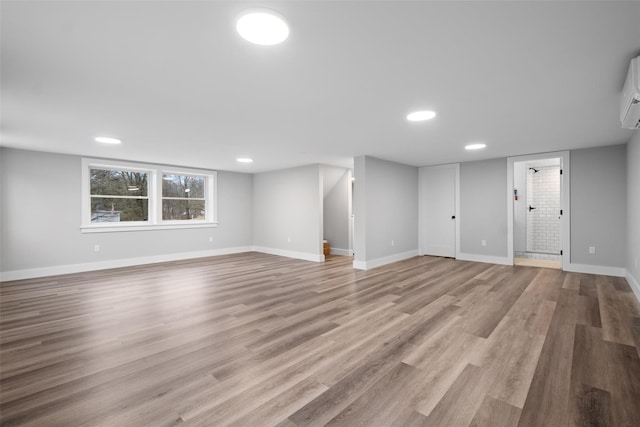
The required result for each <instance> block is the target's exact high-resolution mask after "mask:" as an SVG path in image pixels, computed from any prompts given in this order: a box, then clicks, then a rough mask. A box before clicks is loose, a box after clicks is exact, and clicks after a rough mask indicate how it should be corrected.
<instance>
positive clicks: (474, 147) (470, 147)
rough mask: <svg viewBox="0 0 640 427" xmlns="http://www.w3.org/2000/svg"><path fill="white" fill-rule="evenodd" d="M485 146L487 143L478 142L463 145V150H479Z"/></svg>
mask: <svg viewBox="0 0 640 427" xmlns="http://www.w3.org/2000/svg"><path fill="white" fill-rule="evenodd" d="M486 146H487V144H482V143H478V144H469V145H465V146H464V148H465V150H480V149H483V148H484V147H486Z"/></svg>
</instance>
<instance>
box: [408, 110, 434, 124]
mask: <svg viewBox="0 0 640 427" xmlns="http://www.w3.org/2000/svg"><path fill="white" fill-rule="evenodd" d="M435 116H436V112H435V111H429V110H423V111H414V112H413V113H410V114H408V115H407V120H409V121H410V122H423V121H425V120H431V119H433V118H434V117H435Z"/></svg>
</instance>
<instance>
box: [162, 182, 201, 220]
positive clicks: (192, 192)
mask: <svg viewBox="0 0 640 427" xmlns="http://www.w3.org/2000/svg"><path fill="white" fill-rule="evenodd" d="M205 178H206V177H204V176H199V175H175V174H170V175H167V174H163V175H162V220H163V221H172V220H180V221H183V220H194V219H197V220H204V219H205V218H206V198H205V184H206V179H205Z"/></svg>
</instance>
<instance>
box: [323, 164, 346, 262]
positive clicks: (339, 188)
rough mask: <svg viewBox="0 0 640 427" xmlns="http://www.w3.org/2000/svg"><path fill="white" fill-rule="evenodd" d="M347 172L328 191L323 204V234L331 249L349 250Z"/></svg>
mask: <svg viewBox="0 0 640 427" xmlns="http://www.w3.org/2000/svg"><path fill="white" fill-rule="evenodd" d="M349 185H351V183H350V182H349V171H348V170H347V169H345V170H344V173H343V174H342V176H341V177H340V179H338V182H336V183H335V185H334V186H333V188H332V189H330V190H329V191H328V193H327V195H326V197H325V198H324V203H323V212H324V214H323V224H324V226H323V233H324V239H325V240H328V241H329V244H330V245H331V248H332V249H334V248H337V249H344V250H349V192H348V190H349Z"/></svg>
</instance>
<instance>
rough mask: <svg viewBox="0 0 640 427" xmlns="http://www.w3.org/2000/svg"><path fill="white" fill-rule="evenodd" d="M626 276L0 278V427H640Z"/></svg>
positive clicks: (212, 273) (454, 268)
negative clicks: (11, 280)
mask: <svg viewBox="0 0 640 427" xmlns="http://www.w3.org/2000/svg"><path fill="white" fill-rule="evenodd" d="M639 346H640V303H638V301H637V300H636V299H635V295H634V294H633V292H631V290H630V288H629V286H628V284H627V283H626V281H625V280H624V279H623V278H612V277H607V276H600V275H592V274H580V273H567V272H563V271H560V270H550V269H539V268H531V267H524V266H505V265H491V264H483V263H474V262H467V261H458V260H455V259H447V258H438V257H428V256H425V257H415V258H411V259H407V260H404V261H401V262H397V263H393V264H388V265H385V266H383V267H380V268H375V269H372V270H364V271H360V270H354V269H353V268H352V258H350V257H340V256H329V257H327V260H326V262H324V263H314V262H308V261H301V260H295V259H289V258H283V257H278V256H274V255H266V254H260V253H244V254H234V255H224V256H218V257H209V258H200V259H192V260H182V261H176V262H168V263H158V264H150V265H144V266H135V267H128V268H118V269H112V270H104V271H92V272H86V273H80V274H68V275H61V276H56V277H45V278H39V279H30V280H23V281H14V282H4V283H1V284H0V425H2V426H42V425H47V426H48V425H52V426H57V425H65V426H67V425H74V426H75V425H77V426H123V425H153V426H175V425H238V426H240V425H242V426H244V425H260V426H282V427H293V426H302V425H305V426H307V425H325V424H331V425H349V426H357V425H363V426H364V425H366V426H370V425H375V426H376V427H378V426H380V427H384V426H424V425H451V426H461V427H464V426H468V425H473V426H480V425H486V426H489V425H491V426H513V425H516V424H518V425H521V426H536V425H553V426H565V425H616V426H618V425H619V426H637V425H640V405H638V404H637V402H640V351H639V350H640V348H639Z"/></svg>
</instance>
